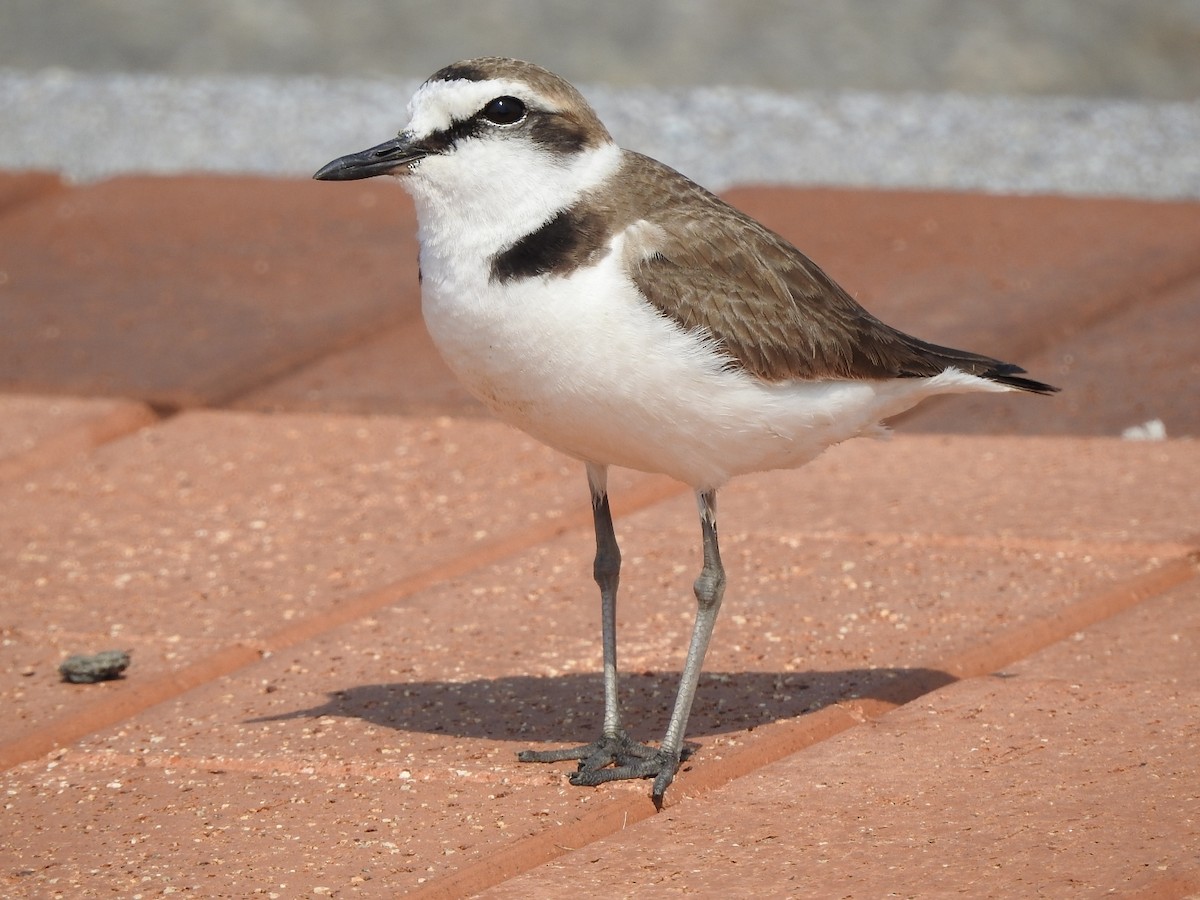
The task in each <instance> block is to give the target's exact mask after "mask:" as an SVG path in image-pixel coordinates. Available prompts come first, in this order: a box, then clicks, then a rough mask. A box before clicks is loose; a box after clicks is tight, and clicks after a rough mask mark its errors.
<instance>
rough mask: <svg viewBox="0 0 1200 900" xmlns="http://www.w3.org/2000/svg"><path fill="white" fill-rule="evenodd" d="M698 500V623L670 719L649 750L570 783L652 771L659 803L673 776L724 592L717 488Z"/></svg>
mask: <svg viewBox="0 0 1200 900" xmlns="http://www.w3.org/2000/svg"><path fill="white" fill-rule="evenodd" d="M696 502H697V505H698V506H699V508H700V531H701V535H702V537H703V540H704V567H703V568H702V569H701V570H700V575H699V577H697V579H696V583H695V592H696V604H697V610H696V624H695V626H694V627H693V629H692V641H691V644H689V645H688V654H687V661H686V662H685V663H684V665H683V675H682V676H681V677H680V679H679V693H678V694H677V695H676V697H675V707H674V709H673V710H672V711H671V721H670V723H669V724H668V725H667V733H666V735H665V736H664V737H663V741H662V745H661V746H660V747H659V749H658V751H657V752H656V753H654V754H653V755H651V756H649V757H647V758H645V759H641V760H636V761H631V762H630V763H627V764H624V765H621V764H619V763H618V765H617V766H616V767H615V768H611V769H600V770H592V771H588V772H584V771H582V770H581V771H580V772H578V773H576V775H575V777H573V778H572V779H571V781H572V783H574V784H603V783H604V782H606V781H617V780H620V779H624V778H649V777H651V776H653V777H654V787H653V788H652V790H651V792H650V794H651V796H652V797H653V798H654V801H655V803H656V804H661V802H662V797H663V794H664V793H666V790H667V787H668V786H669V785H670V784H671V782H672V781H673V780H674V778H675V772H676V771H677V770H678V768H679V762H680V759H681V758H682V756H683V736H684V733H685V732H686V730H687V721H688V716H689V715H690V714H691V711H692V701H693V700H694V699H695V697H696V685H697V684H698V683H699V681H700V671H701V669H702V668H703V666H704V655H705V654H706V653H707V652H708V644H709V641H710V640H711V638H712V633H713V627H714V626H715V625H716V623H717V613H718V612H720V609H721V600H722V598H723V597H724V596H725V569H724V567H723V566H722V565H721V552H720V549H719V548H718V546H717V494H716V491H697V492H696Z"/></svg>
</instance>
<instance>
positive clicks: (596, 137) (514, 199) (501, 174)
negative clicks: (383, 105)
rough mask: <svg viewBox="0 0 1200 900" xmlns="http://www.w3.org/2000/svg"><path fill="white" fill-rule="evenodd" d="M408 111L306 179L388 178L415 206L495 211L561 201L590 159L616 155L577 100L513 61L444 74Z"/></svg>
mask: <svg viewBox="0 0 1200 900" xmlns="http://www.w3.org/2000/svg"><path fill="white" fill-rule="evenodd" d="M408 112H409V122H408V125H407V126H406V127H405V128H404V130H403V131H401V132H400V133H399V135H397V136H396V137H394V138H392V139H391V140H389V141H385V142H384V143H382V144H379V145H377V146H375V147H371V148H370V149H368V150H363V151H362V152H360V153H351V154H349V155H347V156H343V157H340V158H338V159H335V160H333V161H332V162H330V163H329V164H328V165H326V166H324V167H322V168H321V169H320V171H318V172H317V173H316V175H314V176H313V177H314V178H316V179H318V180H320V181H348V180H353V179H359V178H370V177H373V176H375V175H393V176H396V177H398V178H399V179H401V181H402V182H403V183H404V186H405V187H406V188H408V189H409V191H410V192H411V193H412V194H413V196H414V197H415V198H417V200H418V201H421V200H422V199H427V200H431V201H435V202H436V201H439V200H440V201H442V202H443V203H444V204H450V205H462V204H465V205H467V206H475V205H476V202H475V201H478V200H480V199H481V198H484V197H489V198H491V201H490V202H489V206H492V207H494V208H496V209H497V210H499V209H501V208H503V207H504V206H505V205H507V204H517V205H518V206H520V205H524V204H523V201H524V200H527V199H528V198H529V197H530V195H533V196H537V195H538V194H542V193H546V192H549V193H551V194H563V193H570V192H571V186H572V182H579V181H581V179H582V180H587V179H586V173H587V171H588V170H589V168H590V165H591V163H592V162H593V159H594V157H596V156H597V155H598V154H599V155H604V153H605V151H607V150H610V149H611V150H613V151H615V145H613V142H612V138H611V136H610V135H609V133H608V130H607V129H606V128H605V127H604V125H603V124H602V123H601V121H600V120H599V118H597V116H596V113H595V112H594V111H593V110H592V108H591V106H589V105H588V103H587V101H586V100H584V98H583V96H582V95H581V94H580V93H579V91H577V90H576V89H575V88H574V87H573V86H571V84H570V83H568V82H567V81H565V80H564V79H562V78H560V77H559V76H557V75H555V74H553V73H552V72H549V71H547V70H546V69H543V68H542V67H541V66H537V65H534V64H533V63H527V62H522V61H520V60H514V59H504V58H496V57H490V58H483V59H472V60H465V61H463V62H458V63H454V64H453V65H450V66H446V67H445V68H444V69H441V70H440V71H438V72H436V73H435V74H433V75H432V76H431V77H430V78H429V79H428V80H427V81H426V82H425V83H424V84H422V85H421V87H420V88H419V89H418V90H417V92H416V93H415V94H414V95H413V98H412V101H411V102H410V103H409V107H408ZM572 173H574V175H573V174H572ZM551 205H553V204H551Z"/></svg>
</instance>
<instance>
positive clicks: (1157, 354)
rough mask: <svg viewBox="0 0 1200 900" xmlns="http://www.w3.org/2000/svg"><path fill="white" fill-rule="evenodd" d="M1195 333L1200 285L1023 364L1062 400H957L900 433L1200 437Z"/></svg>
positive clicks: (929, 409) (1188, 284) (1141, 306)
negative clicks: (1135, 430) (1150, 425)
mask: <svg viewBox="0 0 1200 900" xmlns="http://www.w3.org/2000/svg"><path fill="white" fill-rule="evenodd" d="M1197 334H1200V278H1195V279H1191V280H1187V281H1184V282H1182V283H1180V284H1179V285H1177V286H1175V287H1172V288H1167V289H1164V290H1162V291H1160V292H1156V293H1155V294H1153V295H1152V296H1149V297H1146V298H1145V299H1144V300H1143V301H1141V302H1139V303H1135V304H1131V305H1130V307H1129V308H1127V309H1125V310H1122V311H1121V312H1118V313H1116V314H1115V315H1113V316H1112V317H1111V318H1108V319H1105V320H1104V321H1102V322H1099V323H1097V324H1096V325H1095V326H1094V327H1091V328H1088V329H1086V330H1083V331H1080V332H1079V333H1078V334H1074V335H1071V336H1070V337H1067V338H1065V339H1063V340H1062V341H1059V342H1057V343H1055V344H1054V345H1053V347H1052V348H1050V349H1048V350H1045V351H1043V352H1041V353H1038V354H1035V355H1034V356H1032V357H1029V358H1028V359H1026V360H1023V363H1024V365H1025V367H1026V368H1028V369H1029V370H1030V371H1031V372H1037V373H1039V374H1040V375H1041V376H1042V377H1044V378H1046V379H1048V380H1050V381H1052V382H1054V383H1055V384H1057V385H1059V386H1060V387H1061V388H1062V389H1063V392H1062V393H1061V394H1059V395H1057V396H1055V397H1053V398H1040V397H1033V398H1031V397H1025V396H1000V397H995V396H989V397H955V398H953V400H950V401H947V402H944V403H943V402H939V403H937V404H928V405H927V406H925V407H923V408H921V409H919V410H916V411H914V412H913V414H912V415H911V416H909V418H908V419H907V420H906V421H905V422H904V423H903V426H902V428H903V430H904V431H926V432H929V431H941V432H946V431H953V432H969V433H974V434H980V433H990V434H1000V433H1005V434H1095V435H1107V436H1117V435H1120V434H1121V433H1122V432H1124V431H1125V429H1127V428H1130V427H1131V426H1137V425H1142V424H1144V423H1146V422H1149V421H1153V420H1158V421H1161V422H1162V423H1163V425H1164V427H1165V429H1166V433H1167V435H1168V436H1169V437H1184V436H1189V437H1200V402H1198V400H1200V392H1198V391H1197V385H1200V354H1197V353H1196V335H1197ZM1043 401H1045V402H1043Z"/></svg>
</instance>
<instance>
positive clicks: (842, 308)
mask: <svg viewBox="0 0 1200 900" xmlns="http://www.w3.org/2000/svg"><path fill="white" fill-rule="evenodd" d="M408 113H409V122H408V125H407V126H406V127H405V128H404V130H403V131H401V132H400V133H399V135H398V136H397V137H395V138H393V139H391V140H389V141H386V142H384V143H382V144H379V145H378V146H375V147H372V148H370V149H368V150H364V151H362V152H361V153H353V154H350V155H348V156H343V157H341V158H340V159H336V160H334V161H333V162H331V163H329V164H328V165H326V166H324V167H323V168H322V169H321V170H320V171H319V172H317V173H316V175H315V176H314V177H315V178H317V179H320V180H324V181H344V180H351V179H359V178H369V177H372V176H376V175H391V176H394V177H396V178H397V179H398V180H399V181H400V183H401V184H402V185H403V186H404V187H405V188H406V189H407V190H408V192H409V193H410V194H411V195H412V198H413V201H414V203H415V206H416V211H417V221H418V240H419V243H420V270H421V276H422V279H421V284H422V300H421V309H422V313H423V315H424V318H425V322H426V325H427V326H428V328H429V332H430V335H431V336H432V338H433V340H434V343H435V344H436V345H437V347H438V349H439V351H440V352H441V354H442V356H443V357H444V358H445V360H446V362H447V364H448V365H449V366H450V368H451V369H452V370H453V371H454V372H455V374H456V375H457V376H458V378H459V379H461V381H462V382H463V384H464V385H465V386H466V388H467V389H468V390H469V391H470V392H471V393H472V394H474V395H475V396H476V397H478V398H479V399H480V400H481V401H483V403H484V404H486V406H487V407H488V408H489V409H490V410H491V411H492V412H493V413H494V414H495V415H496V416H497V417H499V418H500V419H502V420H504V421H506V422H508V423H510V424H512V425H515V426H516V427H517V428H520V429H522V430H524V431H526V432H528V433H529V434H531V435H532V436H534V437H535V438H537V439H539V440H541V441H543V442H544V443H546V444H548V445H550V446H551V447H554V448H557V449H558V450H560V451H562V452H564V453H566V454H568V455H569V456H572V457H574V458H575V459H578V460H580V461H581V462H582V463H583V465H584V467H585V469H586V472H587V480H588V486H589V489H590V492H591V500H592V512H593V519H594V524H595V531H596V556H595V564H594V569H593V574H594V577H595V579H596V582H597V584H598V585H599V588H600V600H601V604H600V605H601V625H602V643H603V654H604V673H603V681H604V725H603V731H602V733H601V735H600V737H599V738H598V739H597V740H595V741H593V742H591V743H589V744H586V745H584V746H581V747H572V748H568V749H561V750H550V751H524V752H522V753H521V754H520V755H519V758H520V759H521V760H522V761H527V762H551V761H558V760H578V767H577V770H576V771H575V772H574V773H573V774H572V775H571V782H572V783H574V784H578V785H598V784H602V783H605V782H608V781H614V780H618V779H626V778H653V779H654V782H653V787H652V790H651V795H652V797H653V798H654V800H655V802H656V803H657V804H659V805H661V802H662V798H663V794H664V792H665V791H666V789H667V787H668V785H670V784H671V781H672V780H673V779H674V777H675V774H676V771H677V769H678V767H679V763H680V759H681V755H682V754H683V752H684V735H685V732H686V728H687V721H688V715H689V713H690V711H691V707H692V701H693V699H694V697H695V694H696V685H697V682H698V680H699V677H700V671H701V667H702V665H703V662H704V655H705V653H706V651H707V649H708V644H709V639H710V637H711V636H712V632H713V626H714V624H715V622H716V619H717V613H718V610H719V609H720V606H721V601H722V597H723V595H724V589H725V571H724V568H723V567H722V565H721V555H720V551H719V548H718V543H717V491H718V489H719V488H720V487H721V486H722V485H724V484H725V483H726V482H727V481H728V480H729V479H730V478H732V477H733V476H735V475H741V474H744V473H748V472H759V471H764V470H770V469H783V468H794V467H797V466H801V465H804V464H805V463H807V462H809V461H810V460H812V459H814V458H815V457H816V456H817V455H819V454H820V453H821V452H822V451H823V450H824V449H825V448H826V447H829V446H831V445H833V444H836V443H839V442H840V441H844V440H847V439H849V438H853V437H857V436H862V435H875V434H879V433H880V432H882V431H883V430H884V429H883V426H882V425H881V420H883V419H886V418H888V417H890V416H894V415H896V414H898V413H901V412H903V411H904V410H907V409H909V408H910V407H912V406H914V405H915V404H917V403H919V402H920V401H921V400H924V399H925V398H926V397H932V396H934V395H937V394H951V393H967V392H974V391H996V392H999V391H1013V390H1015V391H1030V392H1033V393H1037V394H1048V393H1051V392H1053V391H1055V390H1056V388H1053V387H1051V386H1050V385H1047V384H1042V383H1041V382H1038V381H1034V380H1032V379H1029V378H1025V377H1023V376H1022V373H1023V372H1024V369H1021V368H1020V367H1018V366H1015V365H1012V364H1011V363H1005V362H1000V361H999V360H996V359H992V358H990V357H987V356H982V355H979V354H976V353H969V352H965V351H962V350H952V349H950V348H948V347H939V346H937V345H935V344H930V343H926V342H925V341H922V340H919V339H917V338H914V337H910V336H909V335H907V334H904V333H902V332H900V331H898V330H896V329H894V328H892V327H890V326H888V325H886V324H884V323H883V322H881V321H880V320H879V319H877V318H875V317H874V316H872V315H871V314H870V313H868V312H867V311H866V310H865V309H863V308H862V307H861V306H860V305H859V304H858V303H857V302H856V301H855V300H854V299H853V298H852V297H851V296H850V295H849V294H848V293H847V292H846V291H845V290H843V289H842V288H841V287H840V286H838V285H837V284H836V283H835V282H834V281H833V280H832V279H831V278H830V277H829V276H828V275H826V274H825V273H824V272H823V271H821V269H819V268H818V267H817V266H816V265H815V264H814V263H813V262H812V261H811V260H809V259H808V258H807V257H806V256H804V254H803V253H801V252H800V251H799V250H797V249H796V248H795V247H793V246H792V245H791V244H789V243H788V242H787V241H785V240H784V239H783V238H782V237H780V236H779V235H777V234H775V233H774V232H772V231H770V230H769V229H767V228H766V227H765V226H763V225H762V224H760V223H759V222H757V221H755V220H754V219H752V218H750V217H749V216H747V215H745V214H743V213H741V212H739V211H738V210H736V209H734V208H733V207H731V206H729V205H728V204H726V203H725V202H723V201H722V200H720V199H718V198H717V197H715V196H714V195H713V194H711V193H709V192H708V191H706V190H704V189H703V188H702V187H700V186H699V185H697V184H695V183H694V182H692V181H690V180H689V179H687V178H686V177H684V176H683V175H681V174H679V173H678V172H676V171H674V170H673V169H671V168H669V167H668V166H666V165H663V164H662V163H660V162H657V161H656V160H653V159H651V158H649V157H647V156H643V155H641V154H639V153H635V152H633V151H630V150H624V149H621V148H620V147H618V146H617V144H616V143H615V142H614V141H613V139H612V137H611V135H610V134H609V132H608V130H607V129H606V128H605V127H604V125H603V124H602V123H601V121H600V119H599V118H598V117H597V116H596V113H595V112H594V111H593V110H592V108H591V107H590V106H589V105H588V103H587V101H586V100H585V99H584V98H583V96H582V95H581V94H580V92H579V91H578V90H576V89H575V88H574V87H573V86H572V85H571V84H569V83H568V82H567V81H565V80H564V79H562V78H560V77H559V76H557V75H555V74H553V73H551V72H549V71H547V70H546V69H544V68H541V67H540V66H537V65H534V64H532V63H528V62H523V61H520V60H514V59H503V58H484V59H472V60H466V61H463V62H458V63H454V64H452V65H449V66H447V67H445V68H443V69H441V70H440V71H438V72H436V73H434V74H433V75H432V76H431V77H430V78H429V79H428V80H427V81H425V83H424V84H422V85H421V87H420V88H419V89H418V90H417V92H416V94H415V95H414V96H413V98H412V100H411V102H410V104H409V107H408ZM610 466H626V467H629V468H633V469H639V470H641V471H644V472H659V473H664V474H666V475H669V476H671V477H673V478H675V479H678V480H679V481H681V482H684V483H685V484H688V485H690V486H691V487H692V488H693V489H694V490H695V494H696V500H697V506H698V508H699V514H700V531H701V538H702V541H703V566H702V568H701V571H700V574H699V577H698V578H697V579H696V581H695V585H694V592H695V596H696V602H697V613H696V619H695V626H694V628H693V631H692V637H691V643H690V645H689V647H688V652H687V658H686V661H685V663H684V666H683V672H682V674H681V676H680V682H679V690H678V694H677V696H676V700H675V705H674V707H673V709H672V712H671V718H670V722H669V725H668V726H667V731H666V734H665V735H664V737H663V739H662V741H661V743H660V744H659V746H658V747H652V746H648V745H646V744H643V743H639V742H636V741H634V740H632V739H631V738H630V737H629V735H628V734H627V732H626V731H625V727H624V723H623V721H622V718H621V706H620V702H619V696H618V685H617V638H616V600H617V583H618V579H619V575H620V569H621V554H620V550H619V549H618V546H617V539H616V536H615V534H614V531H613V523H612V515H611V512H610V508H609V501H608V489H607V476H608V469H609V467H610Z"/></svg>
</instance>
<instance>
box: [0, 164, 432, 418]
mask: <svg viewBox="0 0 1200 900" xmlns="http://www.w3.org/2000/svg"><path fill="white" fill-rule="evenodd" d="M342 187H343V188H344V187H345V186H342ZM412 233H413V214H412V210H411V206H410V205H409V203H408V201H407V199H406V198H404V196H403V194H402V192H401V191H400V190H399V188H397V187H396V186H395V185H393V184H389V183H385V182H382V181H381V182H370V183H362V184H361V185H356V186H353V187H351V188H349V189H348V190H346V189H343V190H331V189H330V186H329V185H323V184H318V183H316V182H306V181H271V180H266V179H254V178H212V177H204V178H200V177H195V178H186V177H183V178H134V177H130V178H119V179H114V180H112V181H107V182H101V183H98V184H94V185H88V186H86V187H77V188H74V189H72V190H69V191H59V192H56V193H51V194H49V195H47V196H44V197H40V198H38V199H36V200H34V201H31V202H28V203H24V204H22V205H21V206H20V207H18V208H16V209H14V210H12V211H10V212H9V214H7V215H5V216H2V217H0V245H2V246H3V247H4V248H5V249H4V257H3V264H2V265H0V269H3V271H4V272H5V273H6V275H5V282H4V284H3V285H0V291H2V292H3V293H2V296H3V297H4V301H3V302H4V305H5V307H6V309H7V310H8V311H9V312H8V315H7V316H6V323H5V328H4V329H2V330H0V386H3V387H5V388H6V389H8V390H21V391H25V392H40V393H73V394H83V395H96V394H107V395H121V396H128V397H134V398H137V399H141V400H145V401H147V402H150V403H153V404H156V405H160V406H165V407H178V406H189V405H194V404H197V403H210V404H211V403H217V402H220V401H222V400H224V399H226V398H228V397H230V396H233V395H236V394H239V393H242V392H244V391H246V390H249V389H251V388H253V387H256V386H258V385H259V384H261V383H263V382H265V381H268V380H271V379H273V378H277V377H279V376H281V375H283V374H285V373H287V372H290V371H292V370H293V369H295V368H297V367H298V366H302V365H304V364H306V363H308V362H311V361H312V360H314V359H317V358H319V357H321V356H322V355H324V354H326V353H329V352H332V351H334V350H337V349H340V348H341V347H344V346H346V345H347V343H352V342H355V341H358V340H361V339H363V338H365V337H367V336H369V335H371V334H374V333H376V332H377V331H378V330H379V329H381V328H384V327H387V326H390V325H394V324H397V323H399V322H401V321H403V320H405V319H406V318H409V317H411V316H412V315H414V311H415V309H416V305H415V304H416V299H415V298H416V293H415V290H416V247H415V243H414V242H413V239H412Z"/></svg>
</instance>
